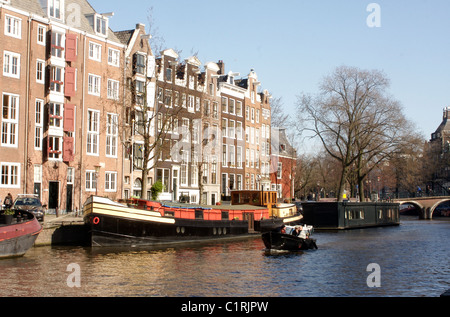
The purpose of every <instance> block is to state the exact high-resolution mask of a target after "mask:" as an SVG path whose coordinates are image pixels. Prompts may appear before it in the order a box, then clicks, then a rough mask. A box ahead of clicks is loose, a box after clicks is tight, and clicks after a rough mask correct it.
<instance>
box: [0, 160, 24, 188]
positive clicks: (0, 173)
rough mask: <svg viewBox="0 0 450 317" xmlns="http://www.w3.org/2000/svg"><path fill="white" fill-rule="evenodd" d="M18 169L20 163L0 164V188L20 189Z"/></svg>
mask: <svg viewBox="0 0 450 317" xmlns="http://www.w3.org/2000/svg"><path fill="white" fill-rule="evenodd" d="M20 167H21V166H20V163H9V162H0V188H20V183H21V181H20ZM5 172H6V173H5ZM13 172H14V174H13Z"/></svg>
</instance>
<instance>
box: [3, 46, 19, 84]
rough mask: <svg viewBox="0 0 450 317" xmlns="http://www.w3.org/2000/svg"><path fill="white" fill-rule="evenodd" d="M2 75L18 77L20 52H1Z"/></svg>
mask: <svg viewBox="0 0 450 317" xmlns="http://www.w3.org/2000/svg"><path fill="white" fill-rule="evenodd" d="M3 76H7V77H12V78H20V54H17V53H12V52H7V51H5V52H4V53H3Z"/></svg>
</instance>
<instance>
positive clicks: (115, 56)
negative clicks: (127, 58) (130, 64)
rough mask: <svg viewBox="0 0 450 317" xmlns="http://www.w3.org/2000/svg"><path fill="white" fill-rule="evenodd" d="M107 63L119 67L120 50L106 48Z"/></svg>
mask: <svg viewBox="0 0 450 317" xmlns="http://www.w3.org/2000/svg"><path fill="white" fill-rule="evenodd" d="M108 64H109V65H111V66H116V67H119V64H120V51H118V50H115V49H112V48H109V49H108Z"/></svg>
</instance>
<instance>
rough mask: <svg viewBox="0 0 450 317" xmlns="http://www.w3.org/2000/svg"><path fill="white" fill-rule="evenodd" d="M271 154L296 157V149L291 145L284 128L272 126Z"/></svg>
mask: <svg viewBox="0 0 450 317" xmlns="http://www.w3.org/2000/svg"><path fill="white" fill-rule="evenodd" d="M271 147H272V155H276V156H286V157H291V158H297V150H296V149H295V148H294V147H293V146H292V145H291V143H290V142H289V139H288V137H287V135H286V129H284V128H272V135H271Z"/></svg>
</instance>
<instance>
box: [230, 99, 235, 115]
mask: <svg viewBox="0 0 450 317" xmlns="http://www.w3.org/2000/svg"><path fill="white" fill-rule="evenodd" d="M234 110H235V101H234V99H229V100H228V113H231V114H234Z"/></svg>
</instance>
